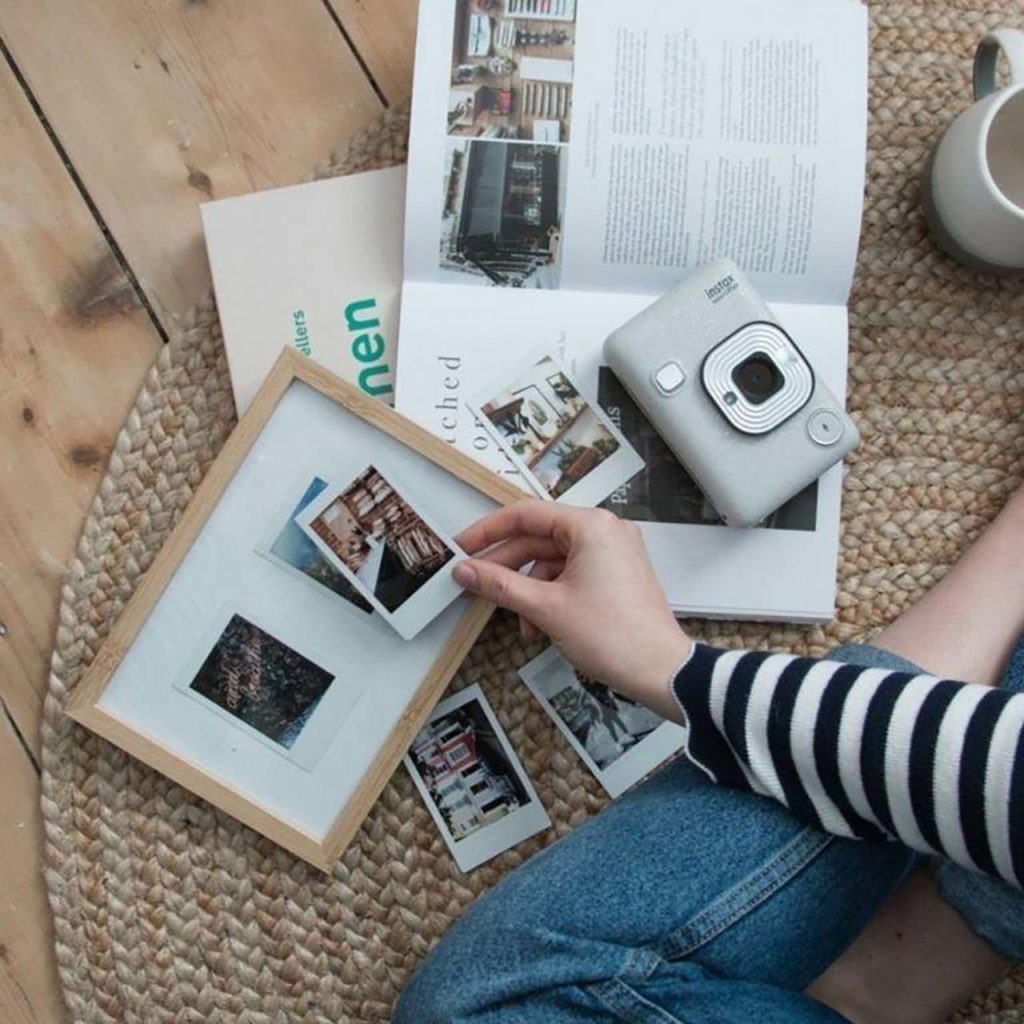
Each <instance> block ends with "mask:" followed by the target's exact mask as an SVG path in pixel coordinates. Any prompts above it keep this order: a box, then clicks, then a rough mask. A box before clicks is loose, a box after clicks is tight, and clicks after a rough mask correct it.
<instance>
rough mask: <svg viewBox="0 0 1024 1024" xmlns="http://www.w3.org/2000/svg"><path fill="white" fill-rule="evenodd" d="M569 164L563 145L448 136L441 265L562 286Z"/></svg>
mask: <svg viewBox="0 0 1024 1024" xmlns="http://www.w3.org/2000/svg"><path fill="white" fill-rule="evenodd" d="M566 168H567V161H566V159H565V150H564V149H563V148H561V147H559V146H536V145H532V144H526V143H505V142H489V141H480V140H476V141H472V142H469V141H465V140H459V139H449V140H448V147H447V156H446V161H445V173H444V203H443V206H442V211H441V248H440V257H439V258H440V264H439V266H440V270H441V271H442V273H443V274H444V275H445V276H447V277H450V278H454V279H458V278H460V277H461V278H465V279H466V282H467V283H477V284H485V285H499V286H507V287H513V288H557V287H558V283H559V277H560V274H561V261H562V219H563V214H564V203H565V178H566V173H567V170H566Z"/></svg>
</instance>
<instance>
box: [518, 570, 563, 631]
mask: <svg viewBox="0 0 1024 1024" xmlns="http://www.w3.org/2000/svg"><path fill="white" fill-rule="evenodd" d="M564 568H565V562H564V561H562V560H561V559H554V560H551V561H537V562H534V563H533V566H532V567H531V568H530V571H529V573H527V575H528V576H531V577H532V578H533V579H535V580H540V581H541V582H543V583H547V582H550V581H551V580H556V579H558V577H559V576H561V575H562V570H563V569H564ZM519 633H520V635H521V636H522V638H523V639H524V640H526V641H532V640H536V639H537V637H539V636H540V633H541V631H540V630H539V629H538V628H537V627H536V626H535V625H534V624H533V623H532V622H531V621H530V620H529V619H527V618H525V617H524V616H522V615H520V616H519Z"/></svg>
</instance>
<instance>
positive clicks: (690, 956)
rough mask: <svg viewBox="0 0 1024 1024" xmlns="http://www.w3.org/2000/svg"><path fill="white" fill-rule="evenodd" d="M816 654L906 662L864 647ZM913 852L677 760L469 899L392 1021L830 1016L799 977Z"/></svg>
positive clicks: (829, 955) (689, 1021)
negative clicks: (849, 833) (847, 834)
mask: <svg viewBox="0 0 1024 1024" xmlns="http://www.w3.org/2000/svg"><path fill="white" fill-rule="evenodd" d="M831 657H834V658H838V659H843V660H848V661H855V662H856V663H858V664H871V665H879V666H881V667H892V668H895V669H907V670H910V671H919V670H918V669H916V668H915V666H912V665H909V664H908V663H907V662H905V661H903V660H902V659H899V658H896V657H895V656H894V655H891V654H889V653H888V652H885V651H881V650H879V649H877V648H872V647H864V646H858V647H855V648H842V649H840V650H838V651H835V652H833V654H832V655H831ZM1022 666H1024V660H1022ZM918 859H919V858H918V857H917V856H916V855H915V854H913V853H911V852H910V851H909V850H907V849H906V848H905V847H903V846H901V845H899V844H897V843H892V842H881V841H879V842H855V841H850V840H844V839H839V838H836V837H834V836H830V835H827V834H825V833H823V832H820V831H818V830H817V829H815V828H810V827H805V826H803V825H801V824H800V823H799V822H798V821H796V820H795V819H794V818H792V817H790V815H789V814H788V813H787V812H786V810H785V809H784V808H783V807H782V806H780V805H779V804H776V803H774V802H772V801H770V800H768V799H766V798H763V797H759V796H755V795H753V794H750V793H744V792H739V791H735V790H728V789H724V788H720V787H718V786H715V785H713V784H711V783H710V782H709V780H708V779H707V778H706V777H705V776H704V775H703V774H702V773H701V772H700V771H698V770H697V769H695V768H694V767H693V766H692V765H691V764H690V763H689V762H687V761H686V760H685V759H680V760H677V761H675V762H674V763H672V764H670V765H669V766H668V767H666V768H664V769H663V770H662V771H660V772H659V773H658V774H657V775H655V776H654V777H653V778H651V779H650V780H648V781H647V782H646V783H644V784H643V785H641V786H638V787H637V788H635V789H634V790H632V791H631V792H630V793H628V794H627V795H625V796H624V797H622V798H620V799H619V800H617V801H616V802H615V803H613V804H611V805H610V806H609V807H607V808H606V809H605V810H604V811H602V813H601V814H599V815H598V816H597V817H595V818H593V819H591V820H590V821H589V822H587V823H586V824H585V825H583V826H581V827H580V828H578V829H576V830H575V831H574V832H572V833H570V834H569V835H568V836H566V837H565V838H563V839H561V840H560V841H559V842H557V843H554V844H553V845H552V846H550V847H548V848H547V849H546V850H544V851H543V852H541V853H539V854H538V855H537V856H535V857H533V858H532V859H531V860H530V861H528V862H527V863H526V864H525V865H524V866H523V867H521V868H519V869H518V870H517V871H515V872H513V873H512V874H510V875H509V876H507V877H506V878H505V879H504V881H503V882H502V883H501V884H500V885H498V886H496V887H495V888H494V889H493V890H492V891H491V892H489V893H487V894H486V895H484V896H483V897H481V898H480V899H479V900H478V901H477V902H476V904H475V905H474V906H473V907H471V908H470V909H469V911H467V913H466V914H465V916H464V917H463V918H462V920H461V921H459V922H458V923H457V924H455V925H454V926H453V927H452V928H451V929H450V930H449V931H448V933H447V934H446V935H445V936H444V938H443V939H442V940H441V942H440V943H439V945H438V947H437V948H436V949H435V950H434V952H433V953H432V954H431V955H430V956H429V957H428V958H427V959H426V961H424V963H423V965H422V966H421V968H420V970H419V971H418V972H417V973H416V975H415V976H414V977H413V979H412V981H411V982H410V984H409V986H408V988H407V989H406V991H405V993H404V995H403V996H402V998H401V1000H400V1001H399V1004H398V1006H397V1008H396V1012H395V1015H394V1017H393V1018H392V1020H393V1024H442V1022H443V1024H568V1022H570V1021H573V1022H576V1021H587V1022H593V1024H626V1022H628V1024H704V1022H711V1021H715V1022H723V1024H724V1022H728V1024H746V1022H748V1021H749V1022H755V1021H756V1022H758V1024H782V1022H786V1024H796V1022H808V1024H810V1022H821V1024H825V1022H829V1024H839V1022H841V1021H842V1020H843V1018H842V1017H840V1016H839V1014H837V1013H835V1012H834V1011H832V1010H830V1009H828V1008H827V1007H825V1006H823V1005H822V1004H820V1003H818V1002H816V1001H814V1000H812V999H810V998H808V997H806V996H804V995H802V990H803V989H804V988H805V987H806V986H807V985H808V984H810V982H811V981H812V980H813V979H814V978H816V977H817V976H818V975H819V974H821V973H822V972H823V971H824V970H825V968H827V967H828V966H829V964H831V963H832V961H834V960H835V959H836V958H837V957H838V956H839V954H840V953H842V952H843V950H844V949H845V948H846V947H847V946H848V945H849V944H850V942H852V940H853V939H854V938H855V937H856V936H857V934H858V933H859V932H860V931H861V930H862V929H863V928H864V926H865V925H866V924H867V922H868V921H869V919H870V918H871V917H872V916H873V915H874V914H875V912H876V911H877V910H878V909H879V907H880V906H881V904H882V903H883V902H884V901H885V899H886V898H887V897H888V896H889V894H890V893H891V892H892V891H893V889H894V888H895V887H896V886H897V885H898V884H899V883H900V882H901V881H902V880H903V878H904V877H905V876H906V874H907V872H908V871H909V870H910V869H911V868H912V867H913V866H914V864H915V863H917V861H918ZM957 870H959V869H957ZM963 874H965V873H963ZM954 882H956V878H954ZM956 884H959V882H956ZM985 884H986V885H992V886H998V885H1000V883H993V882H987V881H986V882H985ZM1004 888H1005V887H1004ZM1005 893H1006V896H1005V898H1007V899H1012V900H1013V901H1014V902H1013V904H1012V908H1013V910H1014V914H1013V916H1014V917H1019V916H1020V913H1019V908H1020V906H1021V904H1020V902H1019V899H1020V897H1019V894H1013V893H1011V891H1010V890H1008V889H1005ZM985 895H986V896H988V895H989V893H988V892H986V894H985Z"/></svg>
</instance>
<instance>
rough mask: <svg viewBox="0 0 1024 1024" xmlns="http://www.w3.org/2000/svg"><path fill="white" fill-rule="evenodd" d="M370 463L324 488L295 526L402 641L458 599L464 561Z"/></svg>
mask: <svg viewBox="0 0 1024 1024" xmlns="http://www.w3.org/2000/svg"><path fill="white" fill-rule="evenodd" d="M409 495H410V492H409V491H408V490H407V489H405V488H404V487H403V486H402V485H401V484H399V483H398V478H397V477H396V475H395V473H394V471H393V470H391V469H387V468H385V467H384V465H383V464H381V463H379V462H378V463H375V464H372V465H369V466H366V467H365V468H363V469H361V470H360V471H359V472H358V473H356V474H355V475H353V476H351V477H350V478H349V479H348V480H346V481H345V482H344V483H342V484H336V485H334V486H332V487H328V488H325V490H324V491H323V493H322V494H320V496H319V497H317V498H316V499H314V500H313V501H312V502H310V504H309V505H308V506H307V507H306V508H304V509H303V510H302V512H300V513H299V515H298V517H297V519H296V521H297V523H298V524H299V526H301V528H302V530H303V531H304V533H305V534H306V536H307V537H308V538H309V540H310V542H311V543H313V544H315V545H316V547H317V548H318V550H319V551H320V552H321V553H322V554H323V556H324V557H325V558H326V559H327V561H328V562H329V563H330V564H331V565H332V566H333V567H334V568H335V569H336V570H337V571H338V572H340V573H341V574H342V575H343V576H344V577H345V578H346V579H347V580H348V581H349V583H350V584H351V585H352V586H353V587H354V588H355V589H356V590H357V591H358V593H359V594H360V595H362V597H363V598H364V599H365V600H366V601H368V602H369V603H370V604H371V605H372V606H373V608H374V609H376V611H378V612H379V613H380V615H381V616H383V618H384V619H385V621H386V622H388V623H389V624H390V625H391V626H393V627H394V628H395V630H397V632H398V633H399V634H400V635H401V636H402V637H403V638H404V639H405V640H411V639H412V638H413V637H415V636H416V634H417V633H419V632H420V630H421V629H423V628H424V626H426V625H427V624H428V623H430V622H431V621H433V620H434V619H435V618H436V617H437V616H438V615H439V614H440V613H441V612H443V611H444V610H445V608H447V607H448V605H450V604H451V603H452V601H454V600H455V599H456V598H457V597H459V596H460V595H461V594H462V593H463V590H462V588H461V587H460V586H459V585H458V584H457V583H456V582H455V580H454V579H452V569H454V568H455V566H456V565H458V563H459V562H460V561H462V560H463V559H464V558H465V557H466V555H465V553H464V552H463V551H462V549H461V548H459V546H458V545H457V544H456V543H455V541H454V540H452V539H451V537H448V536H445V534H444V532H443V530H442V529H441V528H440V527H439V526H437V525H436V524H435V523H434V522H432V520H430V519H428V518H427V516H426V515H425V513H424V512H423V511H422V509H421V507H417V506H416V505H414V504H413V501H412V499H411V497H409Z"/></svg>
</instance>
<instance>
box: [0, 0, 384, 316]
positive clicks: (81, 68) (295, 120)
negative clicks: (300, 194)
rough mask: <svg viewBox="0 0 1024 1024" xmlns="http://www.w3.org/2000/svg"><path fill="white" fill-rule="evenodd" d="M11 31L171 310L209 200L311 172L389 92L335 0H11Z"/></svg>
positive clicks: (71, 149) (196, 294)
mask: <svg viewBox="0 0 1024 1024" xmlns="http://www.w3.org/2000/svg"><path fill="white" fill-rule="evenodd" d="M0 35H2V36H3V38H4V39H5V41H6V44H7V46H8V48H9V50H10V52H11V54H12V57H13V59H14V61H15V62H16V64H17V65H18V67H19V68H20V69H21V71H22V73H23V74H24V76H25V79H26V81H27V82H28V84H29V87H30V88H31V90H32V92H33V94H34V95H35V97H36V99H37V100H38V102H39V104H40V106H41V108H42V110H43V112H44V114H45V116H46V117H47V119H48V120H49V122H50V124H51V125H52V127H53V129H54V131H55V133H56V135H57V137H58V138H59V139H60V142H61V144H62V145H63V147H64V149H65V150H66V152H67V155H68V158H69V159H70V161H71V163H72V164H73V165H74V167H75V170H76V171H77V172H78V174H79V175H80V176H81V179H82V181H83V183H84V185H85V188H86V189H87V191H88V193H89V195H90V196H91V197H92V200H93V201H94V202H95V204H96V207H97V209H98V211H99V213H100V215H101V216H102V218H103V220H104V221H105V223H106V224H107V226H108V227H109V229H110V232H111V233H112V235H113V237H114V238H115V239H116V240H117V244H118V245H119V246H120V248H121V251H122V252H123V253H124V255H125V258H126V260H127V261H128V263H129V264H130V265H131V267H132V269H133V270H134V272H135V274H136V276H137V277H138V279H139V281H140V283H141V285H142V288H143V289H144V291H145V294H146V296H147V297H148V299H149V301H150V302H151V304H152V305H153V307H154V308H155V309H156V310H157V313H158V315H159V317H160V318H161V319H162V320H163V321H164V322H165V323H168V324H169V323H170V322H171V320H172V317H173V315H174V314H180V313H183V312H185V311H186V310H188V309H190V308H191V307H192V306H193V305H194V304H195V303H196V301H197V300H198V299H200V298H201V297H202V296H203V295H205V294H206V292H207V291H208V289H209V270H208V267H207V262H206V258H205V252H204V249H203V245H202V232H201V227H200V221H199V212H198V204H199V203H200V202H201V201H203V200H205V199H209V198H211V197H218V198H219V197H224V196H230V195H236V194H238V193H242V192H250V191H253V190H255V189H264V188H269V187H271V186H273V185H281V184H290V183H293V182H296V181H301V180H303V179H304V178H306V177H307V176H308V175H309V173H310V172H311V170H312V169H313V167H314V166H315V165H316V163H317V162H318V161H320V160H321V159H323V157H324V156H325V155H326V154H327V153H328V152H329V151H330V150H331V149H332V148H333V147H335V146H336V145H337V144H338V143H339V142H341V141H343V140H344V139H345V138H347V137H348V136H350V135H351V134H352V133H354V132H355V131H357V130H358V129H360V128H362V127H363V126H364V125H366V124H367V123H368V122H369V121H370V120H371V119H372V118H373V117H374V116H375V115H376V114H377V113H379V112H380V110H381V109H382V104H381V102H380V100H379V99H378V97H377V95H376V93H375V92H374V90H373V88H372V86H371V84H370V82H369V80H368V79H367V77H366V75H365V73H364V72H363V70H362V68H361V66H360V64H359V61H358V60H357V59H356V56H355V54H354V53H353V52H352V50H351V48H350V46H349V44H348V42H347V41H346V39H345V37H344V35H343V33H342V32H340V31H339V30H338V27H337V25H336V24H335V22H334V20H333V19H332V18H331V15H330V13H329V11H328V9H327V8H326V7H325V6H324V3H323V2H322V0H288V2H287V3H281V2H280V0H217V2H215V3H196V2H194V0H173V2H168V0H104V2H103V3H84V2H80V0H32V2H31V3H25V2H24V0H0Z"/></svg>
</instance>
